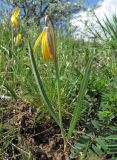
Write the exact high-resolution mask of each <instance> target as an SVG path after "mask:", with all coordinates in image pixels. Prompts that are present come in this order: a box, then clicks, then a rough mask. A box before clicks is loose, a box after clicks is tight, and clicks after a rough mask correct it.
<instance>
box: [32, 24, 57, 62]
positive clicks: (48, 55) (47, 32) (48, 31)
mask: <svg viewBox="0 0 117 160" xmlns="http://www.w3.org/2000/svg"><path fill="white" fill-rule="evenodd" d="M40 41H41V43H42V45H41V48H42V56H43V59H44V60H46V61H47V60H48V59H54V58H55V52H56V51H55V35H54V29H53V27H52V26H50V27H47V26H46V27H44V29H43V31H42V33H41V34H40V35H39V37H38V38H37V40H36V41H35V44H34V47H33V52H34V53H35V51H36V49H37V47H38V45H39V43H40Z"/></svg>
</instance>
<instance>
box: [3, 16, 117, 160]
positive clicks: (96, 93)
mask: <svg viewBox="0 0 117 160" xmlns="http://www.w3.org/2000/svg"><path fill="white" fill-rule="evenodd" d="M113 20H115V22H116V18H115V17H113ZM98 23H99V20H98ZM22 24H23V22H22V21H21V26H20V30H19V31H20V32H21V34H22V36H23V39H22V42H21V43H20V44H16V43H15V41H14V37H16V35H17V32H18V29H14V28H12V26H10V25H9V27H8V24H6V23H1V24H0V35H1V36H0V120H1V121H0V134H1V135H0V159H5V157H7V154H8V149H9V145H10V144H11V143H13V140H14V139H15V138H14V137H15V136H16V135H17V136H18V140H19V139H20V138H21V133H20V132H19V128H18V126H16V125H15V124H13V122H12V121H10V122H9V120H10V117H11V115H10V113H8V114H7V115H8V117H6V118H5V119H4V115H5V114H6V112H7V111H8V112H9V111H10V110H9V108H10V106H12V103H17V102H18V101H19V100H20V101H23V102H26V103H28V104H30V105H31V106H32V107H33V108H35V110H36V113H35V114H36V116H35V123H40V124H43V122H44V121H49V120H50V117H51V116H52V117H53V120H52V121H53V122H54V119H55V121H56V122H57V123H58V125H59V126H60V128H61V125H60V119H59V118H60V117H59V116H58V113H59V112H60V108H61V114H62V119H63V122H62V123H63V127H64V130H65V133H66V135H65V136H66V137H67V140H69V142H68V148H69V149H70V154H69V157H70V158H71V159H72V157H76V158H78V157H79V159H80V160H97V159H98V160H102V159H104V158H105V159H106V158H107V159H109V158H111V159H112V160H114V159H116V157H117V120H116V118H117V53H116V52H117V51H116V50H115V49H116V46H115V45H114V44H116V41H117V40H116V33H115V30H116V28H114V27H116V26H114V25H111V22H110V21H109V20H108V19H106V21H105V24H106V27H107V26H108V27H107V28H108V30H109V31H108V30H107V29H105V30H106V32H109V33H111V31H110V30H111V29H112V31H113V32H112V36H110V37H109V38H110V39H109V42H110V41H111V40H112V43H113V45H114V47H112V43H111V44H110V43H107V42H108V39H106V40H105V39H104V40H103V43H102V42H101V43H100V42H99V41H97V42H96V41H94V42H93V41H92V42H84V41H83V40H75V39H73V38H72V36H71V35H70V34H68V35H69V36H67V34H65V35H63V34H62V31H61V30H58V31H57V33H56V40H57V43H56V50H57V57H58V72H59V83H60V86H59V87H60V88H59V89H60V91H59V94H60V100H61V102H60V104H59V102H58V100H57V99H58V98H57V97H58V92H57V87H58V86H57V79H56V70H55V65H54V62H53V60H50V61H48V62H45V61H44V60H43V58H42V55H41V50H40V47H38V51H37V53H35V54H33V53H32V47H31V46H33V45H34V42H35V40H36V38H37V35H39V31H38V27H37V26H35V25H33V26H32V27H31V26H28V27H26V26H25V25H24V24H23V25H22ZM103 29H104V27H103ZM40 32H41V31H40ZM98 34H99V33H98ZM106 34H107V33H106ZM113 37H114V38H113ZM27 40H28V41H29V42H30V43H31V44H30V45H29V44H28V41H27ZM105 42H106V43H105ZM92 57H93V58H92ZM30 60H31V61H30ZM32 68H33V70H32ZM35 79H36V81H35ZM41 83H43V85H42V84H41ZM39 91H40V92H41V94H40V92H39ZM41 95H42V96H41ZM3 96H4V97H3ZM43 100H44V101H43ZM43 102H44V103H43ZM59 105H61V106H59ZM46 107H47V108H46ZM59 107H60V108H59ZM11 113H12V112H11ZM12 114H13V113H12ZM8 118H9V120H8ZM58 119H59V120H58ZM66 120H67V121H68V122H67V123H66ZM6 121H7V123H8V124H9V127H8V128H9V129H8V130H6V129H5V127H4V125H5V123H6ZM54 123H55V122H54ZM19 141H20V140H19ZM15 144H16V143H13V144H12V145H15ZM13 147H14V146H13ZM17 147H18V148H20V147H21V148H22V143H20V144H18V146H17ZM21 148H20V149H21ZM21 150H23V151H22V152H21V153H22V157H23V158H22V159H31V150H30V147H28V148H26V147H25V148H23V149H21ZM10 151H11V152H13V151H14V150H13V149H12V148H11V149H10ZM14 152H15V151H14ZM14 154H15V153H13V156H14ZM26 157H27V158H26ZM14 159H15V158H14Z"/></svg>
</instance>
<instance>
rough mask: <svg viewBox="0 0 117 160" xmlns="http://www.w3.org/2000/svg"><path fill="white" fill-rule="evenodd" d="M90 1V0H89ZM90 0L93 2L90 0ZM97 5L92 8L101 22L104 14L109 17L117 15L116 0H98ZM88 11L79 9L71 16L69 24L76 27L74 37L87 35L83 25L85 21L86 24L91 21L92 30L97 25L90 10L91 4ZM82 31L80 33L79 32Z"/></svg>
mask: <svg viewBox="0 0 117 160" xmlns="http://www.w3.org/2000/svg"><path fill="white" fill-rule="evenodd" d="M89 1H90V2H91V0H89ZM92 2H94V1H93V0H92ZM96 3H97V5H98V6H99V7H98V8H96V9H95V10H94V12H95V14H96V15H97V17H98V19H99V20H100V21H101V22H103V20H104V19H105V15H106V16H107V17H108V18H109V19H111V18H112V15H116V16H117V0H103V1H101V0H98V2H96ZM88 8H89V9H88V11H81V12H79V13H77V14H74V15H73V18H72V20H71V25H72V26H74V27H76V32H75V33H74V35H75V37H76V38H77V37H81V36H82V37H83V36H84V37H87V36H89V35H87V33H86V32H87V30H86V26H85V22H87V23H88V24H90V23H92V30H93V28H94V27H97V26H96V25H97V24H96V22H95V17H94V15H93V14H92V13H91V12H90V10H91V6H90V5H89V7H88ZM81 32H82V34H81Z"/></svg>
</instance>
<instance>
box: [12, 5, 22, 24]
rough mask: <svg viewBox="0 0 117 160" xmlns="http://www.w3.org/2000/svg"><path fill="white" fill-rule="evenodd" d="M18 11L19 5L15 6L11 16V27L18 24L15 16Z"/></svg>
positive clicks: (17, 14)
mask: <svg viewBox="0 0 117 160" xmlns="http://www.w3.org/2000/svg"><path fill="white" fill-rule="evenodd" d="M19 12H20V9H19V7H17V8H16V9H15V11H14V13H13V14H12V16H11V23H12V26H13V27H18V26H19V22H18V20H17V17H18V16H19Z"/></svg>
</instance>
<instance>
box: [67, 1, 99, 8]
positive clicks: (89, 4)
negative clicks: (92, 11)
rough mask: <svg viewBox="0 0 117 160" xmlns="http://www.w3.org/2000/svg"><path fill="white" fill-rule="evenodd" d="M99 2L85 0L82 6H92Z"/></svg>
mask: <svg viewBox="0 0 117 160" xmlns="http://www.w3.org/2000/svg"><path fill="white" fill-rule="evenodd" d="M78 1H79V0H70V2H74V3H75V2H78ZM98 2H99V0H85V2H84V6H86V7H94V6H95V5H96V4H97V3H98Z"/></svg>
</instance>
